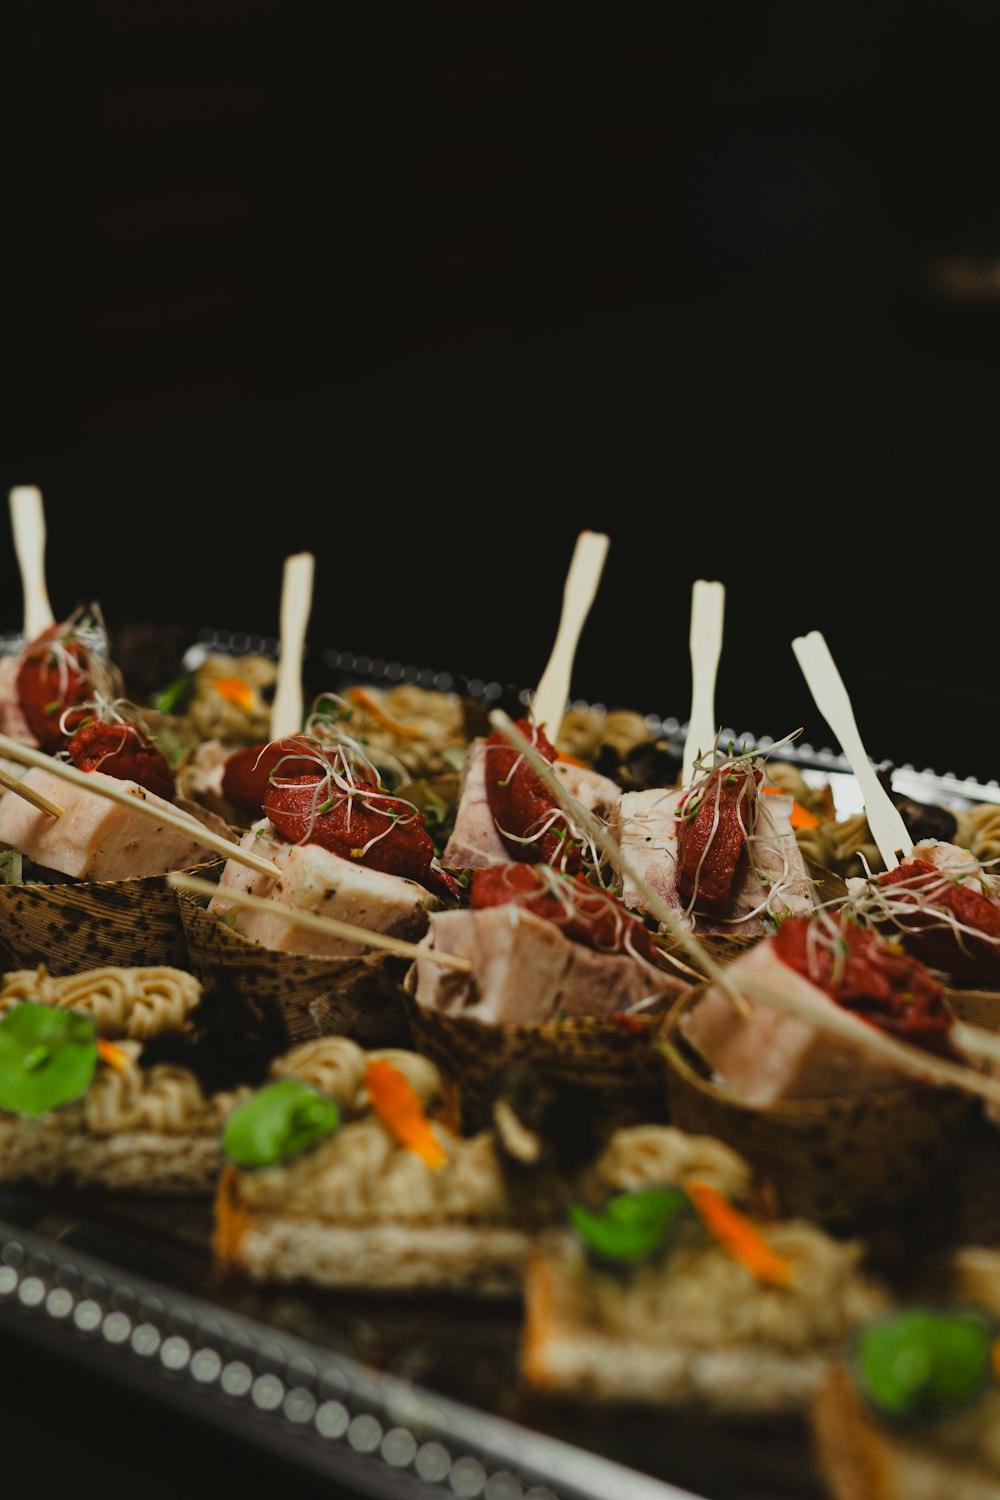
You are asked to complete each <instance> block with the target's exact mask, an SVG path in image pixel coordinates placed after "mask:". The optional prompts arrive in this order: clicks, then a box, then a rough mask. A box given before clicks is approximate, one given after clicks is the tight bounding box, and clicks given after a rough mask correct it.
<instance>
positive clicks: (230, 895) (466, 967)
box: [167, 871, 472, 974]
mask: <svg viewBox="0 0 1000 1500" xmlns="http://www.w3.org/2000/svg"><path fill="white" fill-rule="evenodd" d="M167 884H168V885H172V886H173V887H174V889H175V890H178V891H190V892H191V893H192V895H195V896H220V897H221V898H222V899H223V900H225V901H231V902H232V903H233V905H234V906H246V907H248V908H249V909H250V910H251V911H260V912H264V913H265V914H266V915H267V916H276V917H284V918H285V919H286V921H288V922H289V923H290V924H291V926H293V927H306V928H308V929H309V931H310V932H322V933H325V934H326V935H327V936H328V937H337V938H346V939H347V940H348V941H350V942H354V943H364V945H365V946H366V947H368V948H379V949H381V950H382V951H383V952H384V953H395V954H398V955H399V957H400V958H412V959H418V958H419V959H427V961H428V962H429V963H432V964H440V966H441V967H442V968H443V969H456V970H457V971H458V972H459V973H460V974H471V973H472V960H471V959H470V958H462V957H461V955H460V954H457V953H442V952H439V951H438V950H437V949H436V948H421V947H420V946H419V945H418V944H417V943H407V942H404V940H403V939H402V938H395V937H389V936H387V934H386V933H384V932H372V931H371V929H370V928H368V927H356V926H355V925H354V923H353V922H340V921H338V920H337V918H336V917H320V916H317V915H316V914H315V913H314V912H310V911H299V909H298V908H297V907H294V906H286V905H285V903H284V902H283V901H271V900H269V899H268V898H267V897H266V896H251V895H250V894H249V892H247V891H238V890H233V889H231V888H230V887H229V886H224V887H223V886H218V885H213V884H212V883H211V881H209V880H199V879H198V877H197V876H196V875H185V874H182V873H180V872H178V871H175V872H174V873H173V874H171V875H168V876H167Z"/></svg>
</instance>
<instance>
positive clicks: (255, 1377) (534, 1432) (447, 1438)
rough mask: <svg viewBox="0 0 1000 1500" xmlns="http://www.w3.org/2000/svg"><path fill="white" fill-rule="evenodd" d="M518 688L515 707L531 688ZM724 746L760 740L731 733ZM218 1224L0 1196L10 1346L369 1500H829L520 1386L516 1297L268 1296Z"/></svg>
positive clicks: (246, 638) (346, 667)
mask: <svg viewBox="0 0 1000 1500" xmlns="http://www.w3.org/2000/svg"><path fill="white" fill-rule="evenodd" d="M16 645H17V638H16V637H8V638H3V639H0V650H3V649H4V648H6V649H8V650H9V649H16ZM210 651H219V652H227V653H233V654H243V653H246V652H256V653H261V654H266V655H273V654H274V653H275V651H276V642H275V641H274V640H271V639H268V638H265V637H259V636H250V635H245V634H240V633H237V632H230V631H221V630H214V629H206V630H203V631H201V632H200V634H199V635H198V638H197V640H196V642H195V643H194V645H193V646H192V647H191V648H190V649H189V650H188V652H187V656H186V658H185V664H186V665H188V666H195V665H197V664H198V661H199V659H201V658H203V657H204V655H205V654H207V653H208V652H210ZM322 667H323V671H324V677H325V678H326V679H328V680H330V679H332V680H333V685H336V686H340V685H346V684H347V683H349V682H351V681H369V682H371V681H374V682H385V683H387V684H392V683H396V682H416V683H418V684H419V685H421V686H426V687H434V688H438V689H440V690H442V691H449V690H456V691H460V692H463V693H467V694H469V695H470V696H472V697H474V698H479V699H481V700H482V701H483V702H485V703H492V702H498V701H504V702H505V703H506V702H509V700H510V698H511V694H512V691H514V690H511V689H509V688H505V687H504V686H503V685H501V684H499V683H494V682H485V681H482V680H479V679H472V680H465V679H458V678H455V677H453V676H452V675H451V674H449V673H447V672H437V671H432V670H429V669H418V668H416V667H411V666H406V665H404V664H402V663H399V662H391V661H383V660H379V659H375V660H372V659H370V658H368V657H365V656H357V655H355V654H354V653H351V652H346V651H339V650H333V649H331V650H327V651H325V652H324V653H323V654H322ZM514 697H515V698H517V697H520V699H521V701H522V702H523V701H526V697H527V695H526V694H521V693H517V692H516V691H514ZM580 706H584V705H580ZM589 706H591V707H595V708H600V707H601V705H589ZM647 723H648V724H649V727H650V729H651V730H652V731H653V732H654V733H655V734H657V735H662V736H663V737H665V738H666V739H668V740H669V741H670V742H671V743H675V744H676V745H677V748H678V752H679V751H680V749H681V747H682V746H683V741H684V736H685V731H686V726H685V725H684V724H682V723H681V722H680V721H679V720H677V719H675V718H670V717H666V718H663V717H660V716H658V715H656V714H649V715H647ZM723 737H724V738H733V739H735V740H738V741H740V740H750V739H752V737H751V736H749V735H743V734H740V735H736V734H734V733H733V732H732V731H729V730H726V731H724V732H723ZM756 743H758V744H760V745H761V746H762V747H763V746H766V745H767V743H768V741H767V739H766V738H761V739H760V740H758V741H756ZM782 756H783V758H785V759H788V760H790V761H793V762H795V763H797V764H798V765H799V766H800V768H801V769H802V771H803V774H804V775H806V776H807V779H808V777H810V776H813V777H815V778H816V779H817V780H823V779H827V780H829V781H830V782H831V785H832V786H833V787H834V796H835V800H836V802H837V810H838V814H839V815H841V816H845V815H846V814H847V813H849V812H851V811H855V810H857V808H858V806H860V803H859V802H858V801H857V798H858V795H859V794H858V789H857V785H856V783H855V782H854V778H853V776H852V775H851V773H850V768H849V766H848V765H847V762H846V761H845V759H844V757H843V756H841V755H839V754H838V753H837V752H835V751H832V750H829V749H824V748H818V749H817V748H814V747H812V746H809V745H801V744H800V745H796V746H793V747H788V748H787V749H783V751H782ZM892 781H893V786H894V787H895V788H896V789H897V790H900V791H903V792H905V793H906V794H907V795H910V796H913V797H915V798H917V800H925V801H942V802H947V803H948V804H949V805H952V806H955V807H962V806H968V805H970V804H972V803H975V802H977V801H989V802H1000V788H998V787H997V785H996V783H988V784H982V783H979V782H975V781H972V780H967V781H963V780H960V779H959V778H956V777H950V776H939V775H937V773H934V772H918V771H916V770H915V769H914V768H912V767H903V768H898V769H895V768H894V769H893V775H892ZM980 1148H981V1152H982V1153H984V1155H983V1159H982V1161H980V1163H979V1167H976V1168H974V1169H970V1181H972V1182H976V1181H978V1182H982V1181H983V1180H984V1174H983V1173H982V1172H981V1170H980V1168H981V1167H982V1166H983V1165H984V1163H985V1164H986V1165H987V1167H988V1170H989V1173H990V1175H991V1176H992V1178H993V1180H995V1178H996V1173H997V1170H998V1164H1000V1145H998V1143H997V1138H996V1137H995V1136H994V1134H993V1133H992V1132H984V1134H983V1138H982V1140H981V1142H980ZM966 1207H968V1205H966ZM973 1218H974V1220H975V1223H974V1226H973V1232H974V1234H975V1235H976V1237H977V1238H978V1239H979V1241H980V1242H982V1243H1000V1210H998V1211H997V1212H996V1213H995V1214H993V1216H992V1217H991V1216H990V1211H989V1209H988V1208H987V1209H985V1210H984V1209H983V1207H982V1205H978V1206H977V1207H976V1211H975V1213H974V1215H973ZM993 1219H996V1221H997V1222H993ZM210 1224H211V1211H210V1206H209V1205H208V1204H207V1203H206V1202H199V1203H197V1204H195V1205H192V1203H191V1202H190V1201H181V1202H164V1201H163V1200H154V1199H150V1200H142V1199H126V1198H122V1199H115V1198H113V1197H110V1196H105V1197H102V1196H101V1195H98V1194H90V1195H88V1194H79V1193H70V1192H59V1193H54V1192H48V1193H43V1192H41V1191H39V1192H26V1191H18V1192H11V1191H3V1192H0V1334H5V1335H8V1336H10V1337H17V1338H22V1339H27V1340H29V1341H30V1342H32V1343H34V1344H36V1345H38V1346H39V1347H41V1348H44V1349H46V1350H48V1351H50V1352H51V1353H52V1355H53V1356H54V1357H56V1358H58V1359H60V1360H72V1361H77V1362H81V1363H83V1364H84V1365H85V1366H87V1367H89V1368H91V1369H93V1370H94V1371H95V1372H96V1371H101V1372H103V1373H105V1374H107V1375H109V1376H111V1377H112V1378H113V1379H117V1380H119V1381H122V1382H124V1383H127V1384H128V1385H129V1386H130V1387H131V1388H133V1389H136V1390H139V1391H142V1392H144V1393H146V1394H147V1395H148V1396H149V1397H151V1398H152V1400H154V1401H155V1402H157V1403H159V1404H161V1405H163V1406H164V1407H169V1408H173V1409H177V1410H183V1411H189V1412H194V1413H196V1414H197V1415H198V1416H200V1417H201V1418H203V1419H204V1420H207V1421H208V1422H209V1423H211V1424H213V1425H215V1426H216V1427H218V1428H220V1429H221V1430H224V1431H227V1432H229V1433H231V1434H233V1435H234V1436H235V1437H237V1438H238V1439H239V1440H240V1441H242V1442H245V1443H247V1444H252V1445H256V1446H258V1447H260V1448H262V1449H266V1450H268V1451H269V1452H270V1453H271V1454H273V1455H276V1456H277V1457H279V1458H280V1459H281V1460H282V1461H283V1462H285V1463H287V1464H288V1465H290V1466H293V1467H295V1468H299V1469H302V1470H310V1471H313V1472H314V1473H317V1474H320V1475H323V1476H325V1477H328V1478H329V1479H331V1480H335V1481H336V1482H337V1483H338V1484H339V1485H340V1486H342V1487H343V1488H345V1489H347V1490H348V1491H349V1492H350V1493H354V1494H357V1495H365V1496H369V1495H370V1496H375V1497H382V1496H385V1497H398V1500H418V1497H435V1496H442V1497H443V1496H450V1497H452V1500H454V1497H456V1496H457V1497H467V1500H476V1497H479V1496H483V1497H484V1500H607V1497H612V1496H613V1497H615V1500H619V1497H620V1500H683V1497H688V1500H691V1497H701V1500H821V1497H822V1496H823V1495H824V1490H823V1487H822V1485H821V1483H820V1481H819V1479H818V1476H817V1474H816V1472H815V1469H814V1467H813V1464H812V1461H811V1455H810V1451H809V1446H808V1442H807V1438H806V1433H805V1430H804V1425H803V1424H801V1423H796V1422H791V1421H789V1422H770V1423H768V1424H766V1425H762V1424H761V1423H760V1422H759V1421H758V1422H753V1423H740V1422H733V1421H728V1422H721V1421H719V1420H718V1419H713V1418H711V1417H710V1416H704V1417H692V1416H690V1415H689V1414H685V1415H684V1416H683V1417H674V1416H670V1415H669V1414H662V1413H659V1412H652V1413H642V1412H637V1411H633V1412H626V1411H610V1410H608V1411H602V1410H594V1409H591V1408H587V1407H585V1406H582V1405H580V1404H576V1403H573V1402H570V1401H556V1400H552V1399H549V1398H543V1397H541V1396H538V1395H535V1394H533V1393H532V1392H530V1391H529V1390H527V1388H526V1387H524V1386H523V1385H522V1383H521V1381H520V1380H519V1377H518V1373H517V1356H518V1340H519V1336H520V1326H521V1318H520V1309H519V1308H518V1307H517V1305H516V1304H502V1305H496V1306H492V1305H476V1304H475V1303H471V1302H469V1301H467V1300H464V1299H460V1298H457V1297H456V1298H447V1297H430V1296H421V1297H420V1298H403V1297H391V1298H388V1297H387V1298H378V1297H375V1296H359V1295H357V1294H336V1293H330V1292H319V1291H316V1290H312V1289H308V1288H305V1289H302V1288H295V1289H287V1288H281V1289H277V1290H275V1289H273V1288H261V1287H257V1286H253V1285H249V1284H247V1283H245V1282H241V1281H239V1280H233V1279H224V1278H221V1277H220V1276H219V1275H218V1274H217V1273H216V1272H215V1270H214V1269H213V1262H212V1258H211V1254H210V1246H209V1234H210ZM958 1224H959V1220H956V1221H955V1227H956V1229H957V1228H958Z"/></svg>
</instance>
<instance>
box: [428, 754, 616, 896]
mask: <svg viewBox="0 0 1000 1500" xmlns="http://www.w3.org/2000/svg"><path fill="white" fill-rule="evenodd" d="M487 759H488V757H487V747H486V741H485V740H484V739H478V740H473V742H472V744H471V745H470V746H469V753H468V755H467V756H466V760H465V767H464V769H463V773H462V786H461V790H460V794H459V803H458V813H457V815H456V818H455V826H454V829H453V831H452V835H451V838H450V839H449V840H448V844H447V847H446V849H445V851H444V854H443V856H442V858H441V863H442V864H443V865H444V866H445V868H446V869H449V870H484V869H486V868H488V866H490V865H506V864H509V862H510V859H511V852H510V851H509V850H508V849H507V847H506V845H505V844H504V841H503V839H502V838H501V837H500V834H499V832H498V831H497V825H496V822H495V820H494V817H493V812H492V810H491V808H490V803H489V797H488V795H487V790H486V774H487ZM553 770H554V771H555V773H556V775H557V776H558V777H559V779H560V781H562V782H563V783H564V784H565V786H566V788H567V790H568V791H569V792H571V793H572V795H573V796H574V797H576V798H577V800H578V801H579V802H581V803H582V804H583V806H584V807H585V808H586V809H587V810H588V812H592V813H594V814H595V815H596V816H597V817H600V818H605V819H606V818H609V817H610V816H611V815H612V813H613V811H614V809H615V808H616V807H617V805H618V802H619V800H620V799H621V791H620V790H619V788H618V787H617V786H616V785H615V783H614V782H613V781H610V780H609V779H608V777H606V776H601V775H599V774H598V773H597V772H596V771H591V770H589V769H588V768H587V767H585V766H573V765H570V764H569V763H568V762H564V761H556V763H555V765H554V767H553Z"/></svg>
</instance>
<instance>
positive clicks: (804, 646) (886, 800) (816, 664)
mask: <svg viewBox="0 0 1000 1500" xmlns="http://www.w3.org/2000/svg"><path fill="white" fill-rule="evenodd" d="M792 650H793V651H794V652H795V656H796V659H797V660H798V663H799V666H800V667H801V668H802V672H803V675H804V676H805V679H806V682H807V683H808V684H809V691H810V692H811V693H812V695H813V697H814V698H815V700H816V707H817V708H818V709H819V711H820V713H821V714H822V715H823V717H824V719H825V720H826V722H827V723H828V724H829V726H830V728H831V729H832V730H833V732H834V734H835V735H836V736H837V738H838V740H839V741H840V743H841V746H842V748H843V751H844V754H845V755H846V756H847V759H848V760H849V761H850V764H851V770H852V771H853V772H854V775H855V778H856V779H857V782H858V785H859V786H860V787H861V793H862V796H863V797H864V799H865V812H866V813H867V815H868V826H869V828H870V829H871V831H872V838H873V839H874V840H875V842H876V844H877V845H878V852H879V853H880V854H881V856H882V859H883V861H884V863H885V867H886V869H887V870H895V869H896V867H897V865H898V864H899V860H900V857H901V856H902V857H903V858H904V859H905V857H906V856H907V855H908V854H912V853H913V840H912V839H911V838H910V835H909V834H908V833H907V831H906V824H905V823H904V822H903V820H902V818H901V817H900V815H899V812H898V810H897V808H896V807H895V805H894V804H893V801H892V798H891V797H890V796H889V794H888V792H887V791H886V790H885V788H884V787H883V785H882V783H881V782H880V781H879V779H878V777H877V776H876V774H875V768H874V766H873V765H872V763H871V761H870V760H869V758H868V752H867V751H866V750H865V747H864V745H863V743H862V740H861V734H860V732H859V730H858V725H857V721H856V719H855V717H854V709H853V708H852V707H851V700H850V698H849V697H848V694H847V689H846V687H845V686H844V679H843V678H842V677H841V675H840V673H839V672H838V671H837V664H836V662H835V661H834V659H833V657H832V656H831V654H830V648H829V646H828V645H827V644H826V641H825V639H824V638H823V635H822V634H821V632H820V631H818V630H812V631H810V633H809V634H808V635H800V636H796V637H795V639H794V640H793V641H792Z"/></svg>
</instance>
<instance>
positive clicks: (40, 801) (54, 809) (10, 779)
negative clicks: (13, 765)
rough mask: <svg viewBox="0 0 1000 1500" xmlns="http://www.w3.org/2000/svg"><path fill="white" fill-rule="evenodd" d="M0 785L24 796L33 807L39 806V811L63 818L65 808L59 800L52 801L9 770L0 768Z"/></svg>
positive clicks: (17, 795) (17, 794)
mask: <svg viewBox="0 0 1000 1500" xmlns="http://www.w3.org/2000/svg"><path fill="white" fill-rule="evenodd" d="M0 786H2V787H6V788H7V790H8V792H13V793H14V795H15V797H23V798H24V800H25V802H30V803H31V805H32V807H37V808H38V811H39V812H43V813H48V815H49V817H50V818H61V817H62V815H63V813H64V812H65V808H62V807H60V806H59V804H58V802H52V801H50V799H49V798H48V797H46V796H44V795H43V794H42V793H41V792H36V791H35V789H34V787H32V786H25V784H24V782H23V781H19V780H18V779H17V777H16V776H12V775H11V774H10V772H9V771H4V770H2V769H0Z"/></svg>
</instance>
